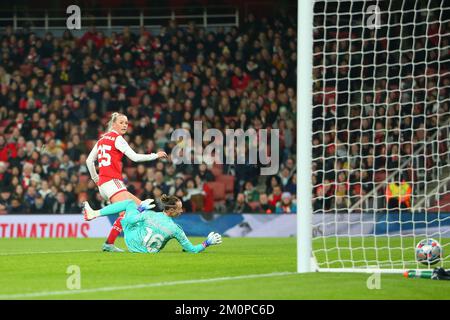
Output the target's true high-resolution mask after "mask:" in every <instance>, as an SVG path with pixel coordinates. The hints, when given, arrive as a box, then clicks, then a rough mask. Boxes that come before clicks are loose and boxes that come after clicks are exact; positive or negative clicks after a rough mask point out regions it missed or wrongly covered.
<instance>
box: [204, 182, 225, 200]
mask: <svg viewBox="0 0 450 320" xmlns="http://www.w3.org/2000/svg"><path fill="white" fill-rule="evenodd" d="M207 185H208V186H209V187H210V188H211V189H212V190H213V194H214V200H215V201H225V196H226V193H225V184H224V183H223V182H217V181H213V182H208V183H207Z"/></svg>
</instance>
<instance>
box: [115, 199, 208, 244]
mask: <svg viewBox="0 0 450 320" xmlns="http://www.w3.org/2000/svg"><path fill="white" fill-rule="evenodd" d="M111 206H117V208H115V209H117V210H118V211H117V212H121V211H124V210H125V217H124V218H123V219H122V227H123V232H124V237H125V243H126V245H127V247H128V250H129V251H131V252H159V251H161V250H162V249H163V248H164V246H165V245H166V244H167V242H168V241H169V240H171V239H173V238H175V239H177V241H178V242H179V243H180V245H181V247H182V248H183V249H184V250H185V251H187V252H194V253H198V252H201V251H203V250H205V248H204V247H203V245H202V244H198V245H193V244H192V243H191V242H190V241H189V239H188V238H187V237H186V234H185V233H184V231H183V229H181V227H180V226H179V225H177V224H176V223H175V222H174V221H173V219H172V218H171V217H169V216H167V215H166V214H164V213H163V212H155V211H151V210H145V211H143V212H139V211H138V210H137V205H136V203H135V202H134V201H133V200H124V201H120V202H116V203H114V204H112V205H111Z"/></svg>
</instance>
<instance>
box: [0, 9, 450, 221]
mask: <svg viewBox="0 0 450 320" xmlns="http://www.w3.org/2000/svg"><path fill="white" fill-rule="evenodd" d="M398 14H401V13H400V12H398V13H393V15H398ZM326 18H327V19H329V20H330V21H329V23H327V24H324V21H323V20H324V19H325V15H316V16H315V19H316V22H315V23H316V26H318V27H316V28H315V29H314V30H315V31H314V32H315V41H314V56H313V65H314V71H313V80H314V108H313V132H314V134H313V163H312V168H313V176H312V181H313V186H314V187H313V208H314V210H315V211H316V212H317V211H321V210H327V211H328V210H336V209H337V210H344V211H347V209H348V208H349V207H351V206H352V205H354V204H355V203H357V202H358V200H359V199H361V197H363V196H364V195H366V194H368V193H370V192H371V191H372V190H373V189H374V188H375V187H376V185H377V184H379V183H381V182H383V181H384V180H385V179H386V177H388V176H390V175H393V174H397V175H396V177H397V176H398V177H399V179H401V180H406V181H407V182H408V183H409V184H410V185H411V186H412V192H413V193H414V192H416V190H418V189H419V188H420V186H422V187H423V184H424V181H427V180H429V179H431V177H430V175H431V173H432V172H431V170H428V169H429V168H431V167H433V166H434V165H436V164H438V165H441V166H442V165H444V164H445V163H446V161H447V158H446V157H445V155H447V154H448V150H447V144H446V141H447V139H448V134H449V133H448V132H446V131H438V130H437V128H438V127H445V125H446V124H447V123H448V120H449V119H448V118H449V111H450V110H449V100H448V96H449V95H450V93H449V86H450V79H449V77H448V71H449V70H448V66H449V64H448V62H449V59H450V51H449V50H448V48H449V46H448V41H449V39H448V37H445V36H443V34H442V32H443V30H446V29H445V28H447V30H448V29H449V28H450V25H449V23H448V22H447V24H446V26H441V28H439V26H437V25H436V24H430V25H429V26H428V27H427V25H426V24H425V23H422V24H420V23H418V24H416V27H415V28H414V32H413V34H410V33H409V30H408V28H382V29H381V30H379V31H377V30H370V29H368V28H363V27H360V28H358V27H352V28H351V30H350V29H349V28H348V27H345V26H342V27H340V29H339V32H338V31H337V30H336V28H324V26H325V25H335V24H337V20H336V19H337V17H336V16H333V15H327V16H326ZM416 18H417V19H424V18H423V17H414V15H413V16H411V13H407V14H404V15H403V16H402V19H403V20H402V21H404V22H405V23H406V22H407V21H409V20H411V19H412V20H411V21H413V19H416ZM436 20H437V19H436ZM342 21H343V19H341V23H342ZM416 22H417V21H416ZM388 38H389V39H394V40H389V41H388V40H387V39H388ZM350 39H351V40H350ZM400 42H401V43H400ZM296 45H297V40H296V22H295V18H294V17H291V16H274V17H272V18H270V19H255V17H254V16H253V15H252V14H249V15H248V16H247V17H246V18H245V19H244V21H243V22H242V24H241V25H240V27H239V28H236V27H233V28H230V29H227V30H225V29H224V28H220V27H218V28H217V29H215V30H214V31H207V30H205V29H204V28H201V27H198V26H196V25H195V24H193V23H190V24H189V25H188V27H186V28H181V27H179V26H177V25H176V22H175V21H171V22H170V23H169V24H168V25H167V26H164V27H161V29H160V32H159V33H158V34H152V33H151V32H149V31H148V30H146V29H145V28H141V29H140V30H139V31H132V30H130V29H129V28H124V29H123V31H122V32H119V33H116V32H112V33H111V34H105V33H103V32H102V31H96V30H95V28H90V29H89V31H87V32H86V33H85V34H84V35H83V36H82V37H80V38H76V37H74V36H73V35H72V34H71V33H70V32H69V31H65V32H64V34H63V35H62V37H55V36H53V35H52V34H51V33H46V34H45V35H44V36H43V37H39V36H38V35H36V34H35V33H33V32H27V31H26V30H25V31H21V32H13V30H12V28H11V27H8V28H6V30H5V32H4V33H3V34H2V35H1V44H0V50H1V52H0V85H1V89H0V190H1V192H0V212H2V213H6V212H7V213H44V212H49V213H79V212H80V210H81V204H82V202H83V201H84V200H86V199H89V201H90V203H91V204H92V205H93V207H100V206H101V205H104V204H105V203H104V201H103V200H102V198H101V197H100V195H99V193H98V191H97V188H96V185H95V183H94V182H93V181H92V180H90V179H89V174H88V171H87V168H86V166H85V161H86V157H87V154H88V153H89V151H90V150H91V148H92V146H93V144H94V143H95V141H96V139H98V137H99V136H100V135H101V134H102V133H103V132H104V130H105V126H106V122H107V121H108V120H109V116H110V115H111V113H112V112H115V111H119V112H122V113H124V114H126V115H127V116H128V119H129V122H130V126H129V129H128V134H127V135H126V136H125V138H126V140H127V141H128V142H129V144H130V146H131V147H132V148H133V150H135V151H136V152H138V153H150V152H156V151H157V150H159V149H163V150H164V151H166V152H167V153H168V154H170V152H171V150H172V149H173V147H174V146H175V142H174V141H171V140H170V134H171V133H172V132H173V131H174V130H175V129H178V128H184V129H187V130H189V131H190V132H191V133H192V136H193V129H194V125H193V122H194V121H196V120H198V121H202V125H203V130H206V129H208V128H217V129H220V130H222V131H223V132H224V131H225V129H238V128H241V129H243V130H247V129H249V128H254V129H256V130H258V129H262V128H276V129H279V130H280V139H279V141H280V143H279V153H280V163H281V165H280V169H279V173H278V174H276V175H273V176H261V175H260V169H261V167H260V166H259V165H250V164H242V165H239V164H235V165H228V164H224V165H206V164H198V165H197V164H195V165H189V164H181V165H176V166H175V165H173V164H172V163H171V162H170V161H156V162H149V163H145V164H135V163H132V162H131V161H129V160H128V159H127V158H126V157H124V167H125V170H124V172H125V176H124V181H125V182H126V183H127V185H128V186H129V190H130V191H131V192H132V193H134V194H136V195H137V196H138V197H140V198H141V199H145V198H157V197H159V196H161V195H162V194H164V193H166V194H170V195H172V194H173V195H176V196H178V197H180V198H182V199H183V201H184V206H185V208H186V211H188V212H203V213H205V214H209V213H212V212H237V213H244V212H265V213H284V212H296V198H295V195H296V184H297V181H296V166H295V163H296V159H295V153H296V148H295V145H296V141H295V138H296V137H295V119H296V112H297V105H296V72H295V70H296V63H297V56H296ZM349 76H350V78H351V81H349ZM434 134H437V136H434ZM430 137H433V141H434V145H433V143H429V141H428V139H429V138H430ZM206 144H207V143H206V142H205V145H206ZM419 148H423V150H425V151H424V152H422V156H420V157H414V159H412V158H413V157H412V155H413V153H414V152H415V151H417V150H418V149H419ZM433 150H438V154H439V156H437V157H436V156H434V155H433V152H436V151H433ZM440 155H442V156H440ZM192 157H194V155H193V154H192ZM408 159H411V160H412V161H410V162H409V164H408V166H406V167H403V168H402V170H401V171H400V172H399V168H400V167H401V164H403V163H404V162H405V161H407V160H408ZM398 173H400V175H398ZM399 182H400V181H399ZM384 193H385V189H382V190H380V191H379V193H378V195H379V196H380V198H381V199H383V200H384V199H385V198H384ZM382 206H383V207H386V204H384V205H382Z"/></svg>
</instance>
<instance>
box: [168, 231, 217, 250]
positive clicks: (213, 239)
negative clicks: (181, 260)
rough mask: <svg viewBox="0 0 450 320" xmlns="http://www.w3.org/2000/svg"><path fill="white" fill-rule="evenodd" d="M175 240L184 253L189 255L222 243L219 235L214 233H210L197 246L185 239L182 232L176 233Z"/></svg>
mask: <svg viewBox="0 0 450 320" xmlns="http://www.w3.org/2000/svg"><path fill="white" fill-rule="evenodd" d="M175 238H176V239H177V240H178V242H179V243H180V245H181V247H182V248H183V250H184V251H187V252H191V253H199V252H202V251H204V250H205V249H206V248H207V247H209V246H211V245H216V244H220V243H222V237H221V235H220V234H218V233H214V232H211V233H210V234H209V235H208V237H207V238H206V240H205V241H203V242H202V243H201V244H198V245H193V244H192V243H191V241H189V239H188V238H187V237H186V234H185V233H184V232H183V231H181V232H179V233H176V236H175Z"/></svg>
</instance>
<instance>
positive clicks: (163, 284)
mask: <svg viewBox="0 0 450 320" xmlns="http://www.w3.org/2000/svg"><path fill="white" fill-rule="evenodd" d="M293 274H297V273H296V272H274V273H265V274H249V275H243V276H235V277H221V278H210V279H195V280H180V281H169V282H156V283H146V284H136V285H128V286H117V287H100V288H92V289H81V290H62V291H43V292H32V293H19V294H5V295H0V300H6V299H24V298H37V297H45V296H57V295H68V294H71V295H73V294H82V293H93V292H107V291H120V290H135V289H143V288H152V287H167V286H176V285H184V284H195V283H208V282H215V281H229V280H242V279H255V278H267V277H277V276H287V275H293Z"/></svg>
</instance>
